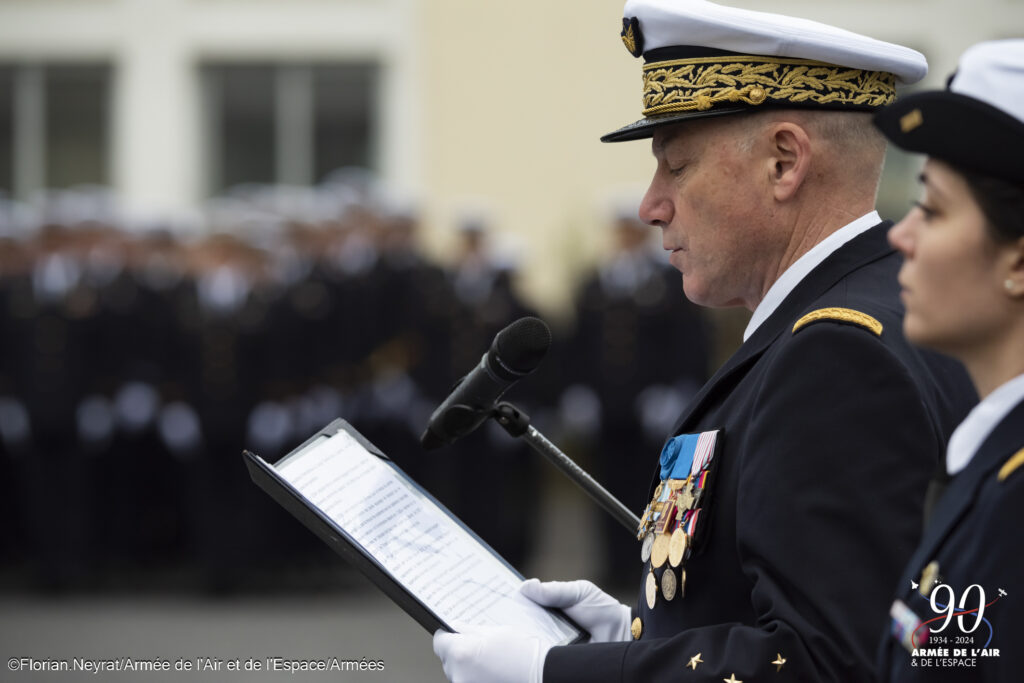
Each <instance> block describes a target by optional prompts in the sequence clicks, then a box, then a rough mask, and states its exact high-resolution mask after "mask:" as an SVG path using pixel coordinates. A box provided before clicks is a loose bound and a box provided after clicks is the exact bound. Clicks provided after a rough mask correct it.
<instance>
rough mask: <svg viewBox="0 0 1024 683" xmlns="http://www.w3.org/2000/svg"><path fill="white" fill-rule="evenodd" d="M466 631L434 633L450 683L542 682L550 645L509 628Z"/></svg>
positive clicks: (479, 627) (436, 652)
mask: <svg viewBox="0 0 1024 683" xmlns="http://www.w3.org/2000/svg"><path fill="white" fill-rule="evenodd" d="M456 628H459V627H458V626H456ZM465 630H466V631H468V632H463V633H448V632H447V631H444V630H442V629H438V630H437V631H436V632H435V633H434V654H436V655H437V656H438V657H440V658H441V667H442V668H443V669H444V675H445V676H447V677H448V680H449V681H451V683H541V678H542V677H543V675H544V658H545V657H547V654H548V650H550V649H551V645H548V644H546V643H542V642H541V640H540V638H537V637H531V636H524V635H523V634H522V633H520V632H518V631H514V630H512V629H509V628H506V627H494V626H492V627H487V626H470V627H467V628H466V629H465Z"/></svg>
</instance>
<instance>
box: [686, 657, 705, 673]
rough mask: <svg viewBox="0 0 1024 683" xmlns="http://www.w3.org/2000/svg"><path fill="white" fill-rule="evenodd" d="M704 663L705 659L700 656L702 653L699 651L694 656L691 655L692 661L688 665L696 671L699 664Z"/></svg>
mask: <svg viewBox="0 0 1024 683" xmlns="http://www.w3.org/2000/svg"><path fill="white" fill-rule="evenodd" d="M703 663H704V660H703V659H701V658H700V653H699V652H698V653H697V654H695V655H694V656H692V657H690V663H689V664H687V665H686V666H688V667H690V668H691V669H693V670H694V671H696V670H697V665H698V664H703Z"/></svg>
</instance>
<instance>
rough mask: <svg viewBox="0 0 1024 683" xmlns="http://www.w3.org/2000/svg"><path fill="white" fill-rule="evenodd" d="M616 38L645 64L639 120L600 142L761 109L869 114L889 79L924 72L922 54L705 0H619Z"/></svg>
mask: <svg viewBox="0 0 1024 683" xmlns="http://www.w3.org/2000/svg"><path fill="white" fill-rule="evenodd" d="M621 36H622V42H623V43H625V45H626V49H627V50H629V52H630V53H631V54H632V55H633V56H634V57H641V56H642V57H643V59H644V67H643V115H644V118H643V119H641V120H640V121H637V122H635V123H632V124H630V125H628V126H625V127H624V128H620V129H619V130H616V131H613V132H611V133H609V134H607V135H605V136H604V137H602V138H601V140H602V141H603V142H620V141H623V140H636V139H640V138H647V137H651V135H652V134H653V128H654V127H656V126H658V125H662V124H665V123H672V122H675V121H680V120H683V119H689V118H699V117H706V116H717V115H721V114H733V113H739V112H746V111H752V110H754V111H756V110H760V109H764V108H766V107H787V108H794V107H799V108H816V109H841V110H847V111H872V110H875V109H878V108H879V107H882V106H884V105H886V104H889V103H891V102H892V101H893V100H894V99H895V97H896V88H895V84H896V82H897V81H899V82H901V83H914V82H916V81H919V80H920V79H921V78H923V77H924V75H925V74H926V73H927V72H928V64H927V62H926V61H925V58H924V55H922V54H921V53H919V52H917V51H915V50H911V49H910V48H906V47H903V46H901V45H894V44H892V43H886V42H883V41H880V40H875V39H873V38H868V37H867V36H862V35H859V34H856V33H851V32H849V31H844V30H843V29H839V28H835V27H834V26H828V25H826V24H820V23H818V22H814V21H809V20H806V19H798V18H795V17H787V16H782V15H779V14H768V13H766V12H754V11H750V10H744V9H736V8H734V7H724V6H722V5H716V4H714V3H711V2H706V1H705V0H627V2H626V6H625V9H624V17H623V19H622V33H621Z"/></svg>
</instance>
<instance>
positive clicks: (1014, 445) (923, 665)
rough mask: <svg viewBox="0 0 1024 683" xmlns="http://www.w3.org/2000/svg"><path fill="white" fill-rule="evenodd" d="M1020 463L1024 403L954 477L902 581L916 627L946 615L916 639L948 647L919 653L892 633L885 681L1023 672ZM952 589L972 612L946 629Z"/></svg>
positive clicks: (926, 645)
mask: <svg viewBox="0 0 1024 683" xmlns="http://www.w3.org/2000/svg"><path fill="white" fill-rule="evenodd" d="M1022 464H1024V402H1022V403H1019V404H1018V405H1017V406H1016V407H1015V408H1014V409H1013V410H1012V411H1010V413H1009V414H1008V415H1007V416H1006V417H1005V418H1003V419H1002V421H1000V423H999V424H998V425H997V426H996V428H995V429H994V430H993V431H992V433H991V434H990V435H989V436H988V438H987V439H986V440H985V442H984V443H983V444H982V445H981V448H980V449H979V450H978V452H977V453H976V454H975V455H974V457H973V458H972V459H971V461H970V463H968V465H967V467H966V468H964V469H963V470H962V471H961V472H960V473H959V474H957V475H956V477H954V478H953V480H952V482H951V483H950V485H949V487H948V488H947V489H946V493H945V495H944V496H943V497H942V498H941V499H940V500H939V503H938V504H937V506H936V508H935V512H934V514H933V515H932V518H931V520H930V521H929V524H928V527H927V528H926V529H925V533H924V538H923V539H922V540H921V544H920V545H919V546H918V548H917V550H916V551H915V552H914V555H913V557H912V558H911V560H910V562H909V563H908V564H907V568H906V571H904V573H903V576H902V577H901V578H900V582H899V584H897V585H898V590H897V594H896V597H897V600H899V603H901V604H902V605H905V606H906V607H907V608H909V609H910V610H911V611H912V612H913V613H914V615H916V619H915V623H916V621H920V622H922V623H923V622H928V621H930V620H933V619H937V618H939V617H941V618H939V619H938V620H937V621H932V622H931V623H930V624H926V625H925V628H928V629H930V630H935V631H938V632H936V633H932V634H931V635H930V636H928V637H927V638H920V637H918V638H915V640H914V641H913V644H914V645H917V646H918V647H920V648H923V649H924V650H925V651H934V650H945V652H942V653H939V654H937V655H936V656H932V653H931V652H921V651H919V656H917V657H912V655H911V651H910V650H908V649H907V648H906V647H904V645H902V644H901V642H900V640H901V639H900V638H899V634H897V635H895V636H894V635H893V634H892V632H891V631H887V633H886V635H885V637H884V638H883V642H882V647H881V656H880V660H879V678H880V679H881V680H883V681H958V682H959V681H971V682H972V683H983V682H986V681H1019V680H1022V677H1024V646H1022V644H1024V621H1022V617H1024V610H1022V609H1021V605H1022V604H1024V548H1022V546H1021V538H1022V537H1021V522H1022V521H1024V467H1022ZM933 563H934V565H933V566H935V568H936V573H935V574H934V575H933V577H928V576H926V577H925V578H926V579H929V578H931V579H932V580H930V581H927V580H926V581H925V583H924V591H923V592H924V593H930V591H935V598H936V607H937V608H938V611H935V610H933V609H932V606H931V600H930V599H929V598H930V597H931V596H930V595H929V598H926V597H924V595H923V592H922V581H921V579H922V574H923V573H925V569H926V568H927V567H928V566H929V565H932V564H933ZM911 582H913V583H911ZM914 584H917V586H918V587H917V588H916V589H915V588H914ZM941 584H945V585H946V586H949V588H948V589H946V588H941V587H939V586H941ZM972 585H975V586H978V587H977V588H971V586H972ZM929 589H930V590H929ZM1000 591H1003V592H1005V595H1003V594H1002V593H1001V592H1000ZM965 593H966V597H965ZM951 595H952V596H953V600H954V605H955V607H956V609H955V612H954V614H955V615H959V614H960V613H961V612H966V613H965V614H964V615H963V617H962V619H961V618H960V617H959V616H954V617H953V619H951V620H950V622H949V624H948V625H947V626H945V627H944V628H943V622H944V621H945V617H946V613H947V612H946V610H943V609H942V606H943V605H949V604H950V596H951ZM982 602H983V603H984V604H986V607H985V609H984V612H983V613H982V620H981V621H980V623H979V620H978V619H977V618H976V613H972V612H971V610H976V609H978V607H979V605H980V604H982ZM975 624H977V627H975ZM922 640H923V641H924V642H921V641H922ZM956 650H965V651H966V653H965V654H963V655H961V654H959V653H957V652H955V651H956ZM983 650H984V651H985V652H982V651H983ZM996 650H998V654H997V653H996ZM929 660H931V661H929ZM965 660H966V661H965Z"/></svg>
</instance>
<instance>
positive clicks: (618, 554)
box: [559, 197, 709, 583]
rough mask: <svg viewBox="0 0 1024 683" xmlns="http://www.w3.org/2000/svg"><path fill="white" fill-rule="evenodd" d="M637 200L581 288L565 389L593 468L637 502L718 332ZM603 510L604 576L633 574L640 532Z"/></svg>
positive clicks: (615, 578)
mask: <svg viewBox="0 0 1024 683" xmlns="http://www.w3.org/2000/svg"><path fill="white" fill-rule="evenodd" d="M638 203H639V197H637V199H636V201H634V202H631V203H630V202H627V203H626V205H624V206H620V207H616V208H617V213H616V215H615V224H614V227H613V230H614V236H613V251H612V253H611V255H610V256H609V258H608V259H607V261H606V262H604V263H602V264H601V265H600V267H598V268H597V270H596V271H595V272H594V273H593V274H591V275H590V276H589V277H587V278H586V279H585V280H584V282H583V284H582V286H581V287H580V290H579V292H578V294H577V297H576V319H575V328H574V330H573V336H572V339H571V341H570V342H569V343H568V344H567V345H566V348H565V350H564V357H565V361H564V363H563V368H564V371H563V375H562V381H563V386H564V387H565V392H564V393H563V394H562V399H561V405H562V409H563V412H564V413H565V420H563V422H564V423H566V424H567V425H572V426H573V427H574V428H575V429H576V430H577V431H580V432H583V433H584V434H583V435H584V436H586V437H587V438H586V439H585V443H587V444H588V445H589V448H588V450H589V455H590V458H591V462H593V472H592V474H593V475H594V476H595V477H596V478H597V480H598V481H600V482H601V483H602V484H603V485H604V487H605V488H607V489H608V491H609V492H611V494H612V495H614V496H615V497H617V498H618V499H619V500H621V501H622V502H623V503H624V504H625V505H626V506H627V507H628V508H630V509H632V510H639V509H641V508H642V507H643V505H644V504H645V503H646V502H647V501H646V500H643V499H642V496H643V492H644V490H645V489H646V486H647V483H648V480H649V476H650V475H649V472H648V471H647V466H646V463H647V462H649V458H650V454H651V453H656V452H658V450H659V449H660V448H661V444H662V442H663V441H664V438H665V433H666V432H667V431H668V430H669V429H670V428H671V426H672V424H673V422H674V421H675V419H676V418H677V417H678V416H679V413H680V412H681V411H682V410H683V408H685V407H686V405H687V404H688V402H689V400H690V399H691V398H692V397H693V396H694V394H696V392H697V389H699V388H700V386H701V385H702V384H703V383H704V381H705V380H706V379H707V375H708V336H709V335H708V331H707V325H706V323H705V320H704V318H703V315H702V314H701V313H700V311H699V309H698V308H697V307H696V306H694V305H693V304H692V303H690V302H689V301H688V300H687V299H686V298H685V297H683V296H681V295H680V292H679V273H678V272H677V271H676V270H674V269H673V268H671V267H670V266H669V265H668V264H667V263H666V262H665V258H664V255H663V252H661V248H660V244H659V245H657V247H656V248H657V251H655V248H653V247H652V241H651V238H653V237H654V235H653V234H652V231H651V228H650V226H648V225H645V224H643V223H642V222H640V221H639V220H638V219H637V217H636V211H637V206H638ZM659 252H661V253H659ZM559 351H561V350H559ZM653 359H657V361H656V362H652V360H653ZM600 519H601V537H600V538H601V542H602V544H603V546H604V547H603V552H604V563H603V565H604V566H603V567H601V571H600V573H599V576H600V577H601V578H602V579H604V580H607V581H609V582H619V583H624V582H626V581H629V582H630V583H631V580H630V574H631V570H632V568H633V566H634V558H633V557H632V555H633V553H632V552H630V551H631V549H632V548H633V546H635V545H636V542H635V540H634V539H632V538H631V537H630V535H629V534H628V533H623V531H622V529H621V526H620V525H619V523H618V522H616V521H615V520H614V519H613V518H611V517H610V516H608V515H602V516H601V518H600Z"/></svg>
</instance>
